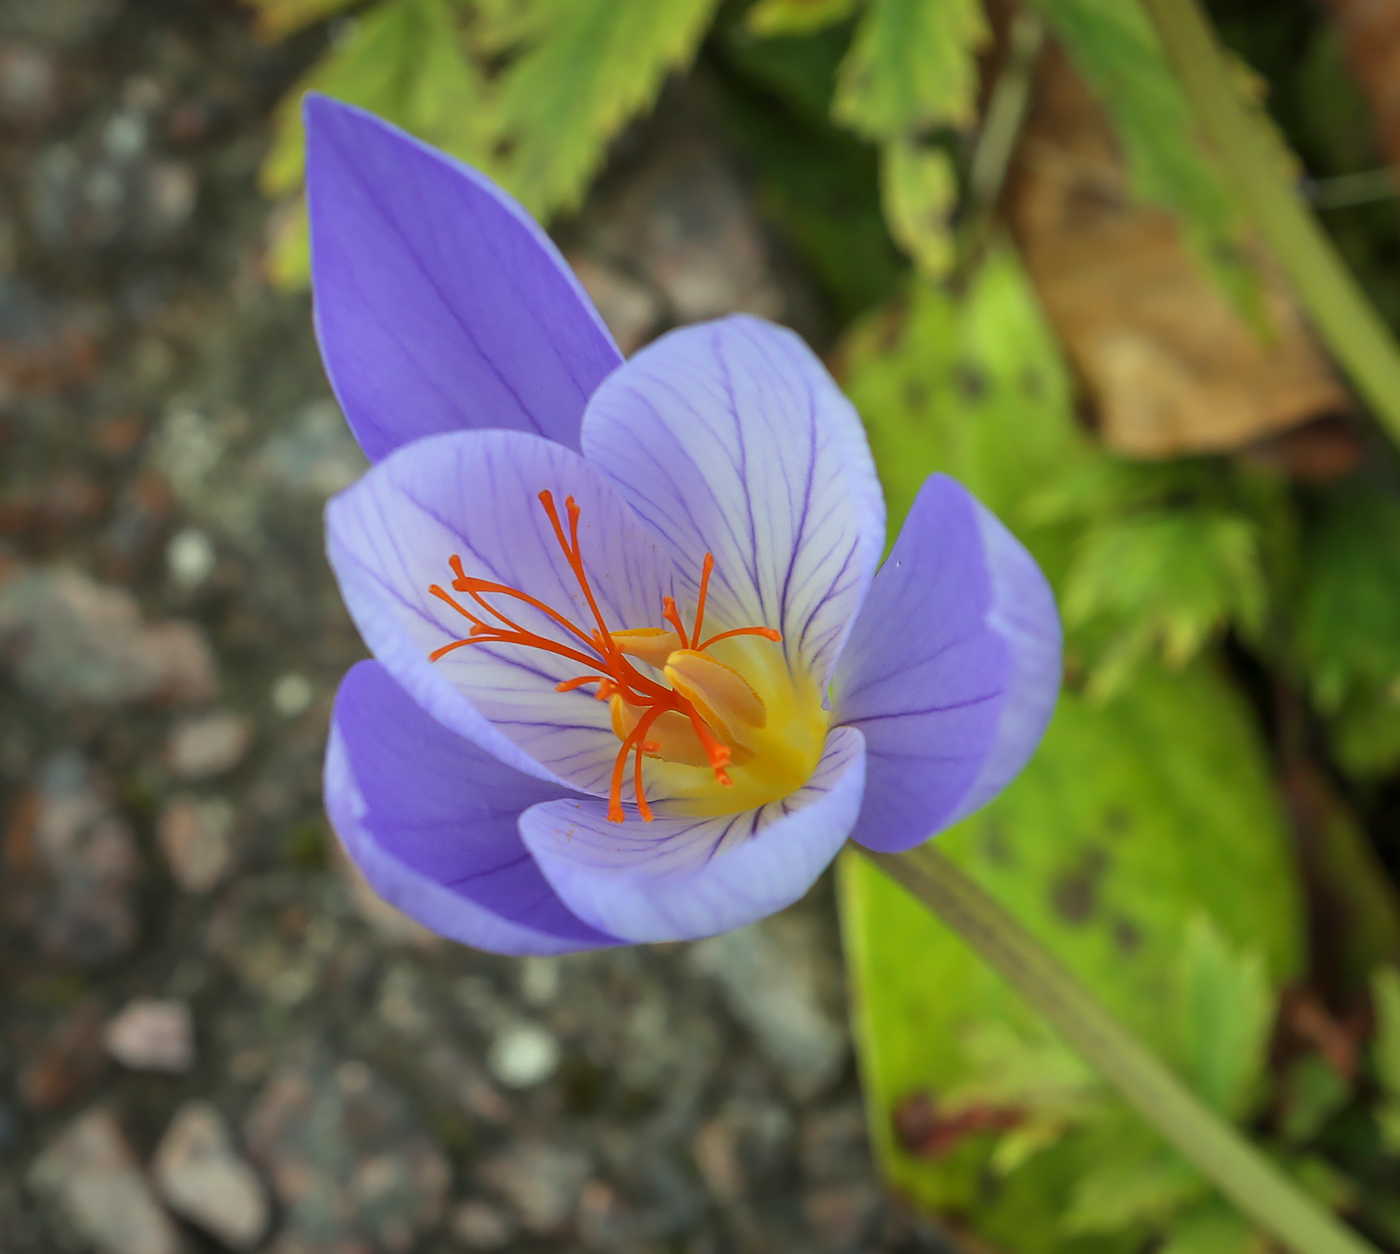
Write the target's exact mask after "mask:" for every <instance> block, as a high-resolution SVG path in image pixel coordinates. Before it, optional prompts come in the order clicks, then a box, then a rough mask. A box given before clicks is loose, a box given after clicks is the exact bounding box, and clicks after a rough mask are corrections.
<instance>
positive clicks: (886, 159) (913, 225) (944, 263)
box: [880, 139, 958, 278]
mask: <svg viewBox="0 0 1400 1254" xmlns="http://www.w3.org/2000/svg"><path fill="white" fill-rule="evenodd" d="M957 197H958V180H957V175H956V174H955V173H954V172H953V162H952V158H951V157H949V155H948V154H947V152H945V151H944V150H943V149H941V148H937V147H935V146H933V145H930V144H921V143H915V142H912V141H908V140H902V139H895V140H890V141H889V142H888V143H886V144H885V146H884V148H883V149H882V151H881V159H880V198H881V200H882V201H883V203H884V206H885V218H886V220H887V221H888V222H889V225H890V234H891V235H893V236H894V240H895V243H897V244H898V245H899V246H900V247H901V248H902V249H903V250H904V251H905V252H906V253H908V254H909V256H910V258H911V259H912V260H913V262H914V266H915V268H916V269H917V270H918V271H919V273H921V274H924V275H927V276H928V277H930V278H939V277H941V276H942V275H944V274H946V273H947V272H948V271H949V269H950V268H951V267H952V263H953V241H952V238H951V237H950V235H949V233H948V220H949V218H950V216H951V215H952V212H953V208H954V206H955V205H956V203H957Z"/></svg>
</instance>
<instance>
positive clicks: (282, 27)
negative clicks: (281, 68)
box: [245, 0, 357, 39]
mask: <svg viewBox="0 0 1400 1254" xmlns="http://www.w3.org/2000/svg"><path fill="white" fill-rule="evenodd" d="M356 2H357V0H245V3H247V4H251V5H252V6H253V8H255V9H256V10H257V11H258V16H257V20H256V22H255V29H256V30H257V32H258V34H259V35H261V36H262V37H263V38H264V39H284V38H285V37H286V36H288V35H290V34H292V33H293V32H294V31H299V30H301V29H302V27H304V26H310V25H312V24H313V23H315V22H319V21H321V20H322V19H324V18H328V17H330V16H331V14H333V13H339V12H341V11H342V10H344V9H348V8H349V7H350V6H351V5H352V4H355V3H356Z"/></svg>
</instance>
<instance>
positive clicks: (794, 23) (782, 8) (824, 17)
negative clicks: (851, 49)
mask: <svg viewBox="0 0 1400 1254" xmlns="http://www.w3.org/2000/svg"><path fill="white" fill-rule="evenodd" d="M857 3H858V0H758V3H757V4H755V5H754V6H753V8H751V9H750V10H749V11H748V14H747V16H746V17H745V18H744V24H745V26H746V27H747V28H748V30H749V31H750V32H751V33H752V34H755V35H759V36H770V35H810V34H811V33H812V32H813V31H817V30H821V29H822V28H823V27H826V26H832V25H834V24H835V23H837V22H843V21H845V20H846V19H847V18H848V17H850V16H851V14H853V13H854V12H855V11H856V5H857Z"/></svg>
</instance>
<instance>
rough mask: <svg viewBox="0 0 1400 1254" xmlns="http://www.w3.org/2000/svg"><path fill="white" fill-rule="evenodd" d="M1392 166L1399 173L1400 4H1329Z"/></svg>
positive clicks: (1385, 0) (1396, 0)
mask: <svg viewBox="0 0 1400 1254" xmlns="http://www.w3.org/2000/svg"><path fill="white" fill-rule="evenodd" d="M1326 7H1327V8H1328V9H1330V10H1331V12H1332V18H1333V20H1334V21H1335V22H1336V24H1337V29H1338V32H1339V33H1340V34H1341V37H1342V45H1343V47H1344V48H1345V49H1346V56H1347V61H1348V63H1349V64H1350V65H1351V69H1352V73H1353V74H1355V75H1356V82H1357V85H1358V86H1359V87H1360V88H1361V91H1362V94H1363V95H1364V96H1365V97H1366V101H1367V103H1368V104H1369V105H1370V106H1371V112H1372V114H1373V115H1374V116H1375V119H1376V132H1377V135H1378V136H1379V138H1380V141H1381V146H1382V148H1384V150H1385V154H1386V156H1387V157H1388V158H1389V159H1390V164H1391V165H1392V166H1393V167H1394V168H1395V169H1396V171H1397V172H1400V86H1397V85H1400V0H1326Z"/></svg>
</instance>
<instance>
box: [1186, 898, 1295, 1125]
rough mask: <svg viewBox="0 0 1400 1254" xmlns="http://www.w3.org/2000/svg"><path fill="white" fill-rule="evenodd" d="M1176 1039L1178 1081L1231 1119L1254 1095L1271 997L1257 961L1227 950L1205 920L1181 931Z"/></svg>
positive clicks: (1239, 951)
mask: <svg viewBox="0 0 1400 1254" xmlns="http://www.w3.org/2000/svg"><path fill="white" fill-rule="evenodd" d="M1177 981H1178V988H1177V1040H1178V1044H1177V1047H1176V1050H1175V1051H1174V1053H1175V1055H1176V1058H1177V1061H1178V1062H1179V1065H1180V1068H1181V1073H1182V1076H1183V1078H1184V1079H1186V1080H1187V1082H1188V1083H1189V1084H1190V1085H1191V1087H1192V1088H1193V1089H1194V1090H1195V1091H1196V1093H1197V1094H1198V1095H1199V1096H1200V1097H1201V1098H1202V1099H1203V1100H1205V1101H1206V1102H1207V1103H1209V1104H1210V1105H1211V1106H1212V1107H1213V1108H1214V1109H1215V1110H1217V1111H1219V1112H1220V1114H1222V1115H1225V1116H1226V1117H1227V1118H1230V1119H1234V1120H1236V1121H1238V1120H1240V1119H1242V1118H1243V1117H1244V1116H1245V1115H1247V1114H1248V1113H1249V1111H1250V1108H1251V1106H1252V1104H1253V1102H1254V1100H1255V1099H1256V1098H1257V1097H1258V1095H1259V1088H1260V1079H1261V1077H1262V1075H1263V1072H1264V1065H1265V1061H1266V1058H1265V1055H1266V1051H1267V1048H1268V1042H1269V1032H1270V1030H1271V1028H1272V1027H1273V1020H1274V998H1273V996H1272V994H1271V993H1270V990H1269V985H1268V980H1267V978H1266V977H1265V975H1264V963H1263V960H1262V958H1261V956H1260V955H1259V954H1258V953H1257V952H1255V951H1253V950H1250V949H1241V948H1237V947H1236V946H1233V945H1231V944H1229V942H1227V941H1226V939H1225V938H1224V937H1223V936H1222V935H1221V934H1220V930H1219V929H1218V928H1217V927H1216V926H1215V924H1214V923H1213V922H1212V921H1211V919H1210V918H1208V917H1207V916H1205V915H1197V916H1196V917H1195V918H1193V919H1192V920H1191V921H1190V923H1189V924H1188V925H1187V928H1186V936H1185V943H1184V944H1183V946H1182V951H1181V958H1180V961H1179V964H1178V967H1177Z"/></svg>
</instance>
